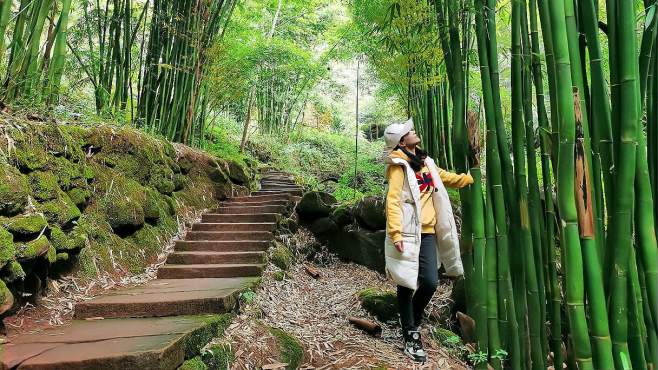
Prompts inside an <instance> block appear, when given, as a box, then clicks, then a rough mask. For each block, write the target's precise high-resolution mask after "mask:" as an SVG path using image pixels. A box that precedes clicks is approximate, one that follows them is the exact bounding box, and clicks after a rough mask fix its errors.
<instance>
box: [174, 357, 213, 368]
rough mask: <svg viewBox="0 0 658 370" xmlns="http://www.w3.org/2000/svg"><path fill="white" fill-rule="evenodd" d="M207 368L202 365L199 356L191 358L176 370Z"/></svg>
mask: <svg viewBox="0 0 658 370" xmlns="http://www.w3.org/2000/svg"><path fill="white" fill-rule="evenodd" d="M207 369H208V366H206V364H204V363H203V360H202V359H201V356H197V357H193V358H191V359H189V360H187V361H185V362H183V364H182V365H180V366H179V367H178V370H207Z"/></svg>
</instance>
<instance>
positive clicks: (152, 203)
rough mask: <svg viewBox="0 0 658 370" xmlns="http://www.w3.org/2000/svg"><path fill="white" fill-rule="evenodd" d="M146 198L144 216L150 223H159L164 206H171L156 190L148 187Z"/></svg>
mask: <svg viewBox="0 0 658 370" xmlns="http://www.w3.org/2000/svg"><path fill="white" fill-rule="evenodd" d="M145 196H146V198H145V200H144V207H143V208H144V218H145V219H146V221H149V222H150V223H157V221H158V220H159V219H160V215H161V212H162V211H163V208H169V206H168V205H167V204H166V201H165V200H164V199H163V198H162V196H161V195H160V194H159V193H158V192H157V191H155V190H152V189H150V188H146V191H145Z"/></svg>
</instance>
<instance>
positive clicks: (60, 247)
mask: <svg viewBox="0 0 658 370" xmlns="http://www.w3.org/2000/svg"><path fill="white" fill-rule="evenodd" d="M86 241H87V235H86V234H85V233H84V232H83V231H82V230H81V228H80V227H76V228H74V229H73V230H72V231H71V232H69V233H68V234H67V233H65V232H64V231H62V229H60V228H59V227H57V226H55V227H53V228H52V229H51V230H50V242H51V244H52V245H53V246H54V247H55V249H56V250H57V251H58V252H59V251H70V250H75V249H82V248H84V246H85V243H86Z"/></svg>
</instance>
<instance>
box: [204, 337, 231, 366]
mask: <svg viewBox="0 0 658 370" xmlns="http://www.w3.org/2000/svg"><path fill="white" fill-rule="evenodd" d="M202 358H203V363H204V364H205V365H206V366H208V369H213V370H228V369H230V368H231V363H232V362H233V361H235V354H234V353H233V349H232V348H231V345H230V344H228V343H221V344H215V345H213V346H211V347H210V348H208V349H207V350H205V351H204V352H203V357H202Z"/></svg>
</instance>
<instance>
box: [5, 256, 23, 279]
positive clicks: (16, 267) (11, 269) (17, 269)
mask: <svg viewBox="0 0 658 370" xmlns="http://www.w3.org/2000/svg"><path fill="white" fill-rule="evenodd" d="M23 279H25V271H23V266H21V264H20V263H18V262H17V261H11V262H9V265H8V266H7V277H6V278H5V281H7V282H9V283H13V282H14V281H17V280H23Z"/></svg>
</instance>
